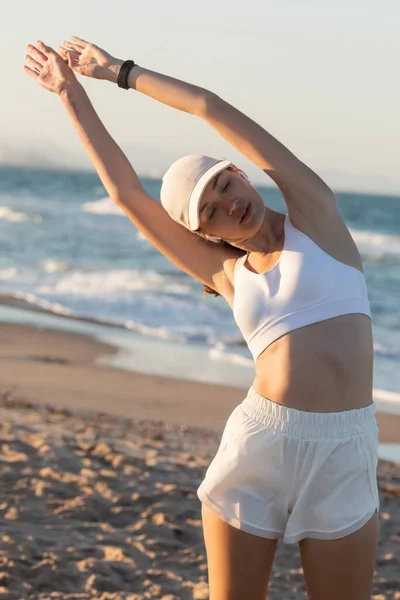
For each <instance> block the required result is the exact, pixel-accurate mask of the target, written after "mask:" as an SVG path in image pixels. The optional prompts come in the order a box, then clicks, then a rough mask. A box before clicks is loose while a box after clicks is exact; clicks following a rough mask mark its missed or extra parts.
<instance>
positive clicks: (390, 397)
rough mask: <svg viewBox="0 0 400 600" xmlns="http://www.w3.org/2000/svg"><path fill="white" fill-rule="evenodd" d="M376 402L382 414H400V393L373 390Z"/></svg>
mask: <svg viewBox="0 0 400 600" xmlns="http://www.w3.org/2000/svg"><path fill="white" fill-rule="evenodd" d="M373 398H374V402H376V404H377V410H378V411H380V412H388V413H391V414H393V413H396V414H400V393H399V392H392V391H389V390H379V389H374V390H373Z"/></svg>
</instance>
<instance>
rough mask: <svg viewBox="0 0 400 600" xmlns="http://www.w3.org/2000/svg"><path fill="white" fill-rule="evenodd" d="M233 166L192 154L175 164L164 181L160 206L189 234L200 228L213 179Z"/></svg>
mask: <svg viewBox="0 0 400 600" xmlns="http://www.w3.org/2000/svg"><path fill="white" fill-rule="evenodd" d="M231 164H232V161H230V160H221V159H219V158H211V157H210V156H204V155H203V154H190V155H189V156H184V157H183V158H179V159H178V160H176V161H175V162H174V163H173V164H172V165H171V166H170V168H169V169H168V171H167V172H166V173H165V175H164V176H163V178H162V186H161V192H160V199H161V204H162V206H163V207H164V208H165V210H166V211H167V213H168V214H169V216H170V217H171V218H172V219H173V220H174V221H176V222H177V223H180V224H181V225H183V226H184V227H186V229H190V231H196V230H197V229H199V227H200V223H199V204H200V200H201V198H202V195H203V192H204V190H205V188H206V187H207V185H208V183H209V182H210V181H211V179H212V178H213V177H214V176H215V175H216V174H217V173H219V172H220V171H222V170H223V169H226V167H229V165H231Z"/></svg>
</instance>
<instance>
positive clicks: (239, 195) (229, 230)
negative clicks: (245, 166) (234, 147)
mask: <svg viewBox="0 0 400 600" xmlns="http://www.w3.org/2000/svg"><path fill="white" fill-rule="evenodd" d="M199 211H200V231H201V232H202V233H206V234H209V235H215V236H218V237H220V238H222V239H223V240H225V241H226V242H229V243H232V244H235V243H240V242H244V241H246V240H247V239H249V238H251V237H252V236H254V235H255V234H256V233H257V232H258V231H259V229H260V227H261V225H262V223H263V220H264V215H265V206H264V202H263V200H262V198H261V196H260V195H259V194H258V192H257V191H256V189H255V188H254V187H253V186H252V185H251V184H250V183H248V181H246V180H245V179H244V178H243V177H242V176H241V175H240V174H239V169H237V167H234V166H233V165H231V167H230V168H229V167H228V168H226V169H224V170H223V171H220V172H219V173H217V175H215V177H213V179H212V180H211V181H210V182H209V183H208V185H207V187H206V189H205V190H204V193H203V196H202V198H201V200H200V205H199Z"/></svg>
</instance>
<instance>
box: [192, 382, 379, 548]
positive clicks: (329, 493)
mask: <svg viewBox="0 0 400 600" xmlns="http://www.w3.org/2000/svg"><path fill="white" fill-rule="evenodd" d="M375 413H376V405H375V403H374V402H373V403H372V404H370V405H369V406H366V407H363V408H359V409H353V410H346V411H341V412H331V413H314V412H307V411H301V410H297V409H294V408H287V407H286V406H283V405H281V404H277V403H276V402H272V401H271V400H269V399H268V398H264V397H263V396H260V395H259V394H257V393H256V392H255V390H254V389H253V387H250V389H249V391H248V394H247V396H246V398H245V399H244V400H243V402H242V403H241V404H239V405H238V406H236V408H235V409H234V410H233V412H232V413H231V415H230V416H229V418H228V421H227V423H226V425H225V429H224V431H223V434H222V438H221V442H220V445H219V448H218V450H217V453H216V455H215V456H214V458H213V460H212V462H211V463H210V465H209V467H208V469H207V471H206V474H205V478H204V480H203V481H202V482H201V484H200V486H199V488H198V489H197V495H198V497H199V499H200V501H201V502H203V503H204V504H205V505H206V506H207V507H208V508H209V509H210V510H212V511H213V512H214V513H215V514H216V515H218V516H219V517H220V518H221V519H223V520H224V521H225V522H226V523H229V524H230V525H232V526H233V527H237V528H238V529H241V530H243V531H246V532H248V533H252V534H255V535H258V536H261V537H265V538H272V539H278V538H281V537H283V542H284V543H286V544H294V543H296V542H298V541H299V540H301V539H303V538H306V537H311V538H320V539H327V540H334V539H338V538H341V537H344V536H346V535H349V534H351V533H353V532H354V531H356V530H357V529H359V528H360V527H362V526H363V525H365V523H366V522H367V521H368V520H369V519H370V518H371V517H372V515H373V514H374V512H375V511H377V512H378V515H379V493H378V484H377V466H378V445H379V437H378V435H379V428H378V425H377V422H376V418H375Z"/></svg>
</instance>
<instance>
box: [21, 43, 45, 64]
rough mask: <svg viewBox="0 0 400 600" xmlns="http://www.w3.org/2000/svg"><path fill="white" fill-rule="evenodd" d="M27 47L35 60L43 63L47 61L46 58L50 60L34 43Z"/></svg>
mask: <svg viewBox="0 0 400 600" xmlns="http://www.w3.org/2000/svg"><path fill="white" fill-rule="evenodd" d="M26 49H27V51H28V52H29V54H32V56H33V57H34V58H35V60H37V61H38V62H39V63H42V64H43V63H45V62H46V60H48V59H47V56H46V55H45V54H43V52H41V51H40V50H38V49H37V48H35V46H32V44H28V46H27V47H26Z"/></svg>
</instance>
